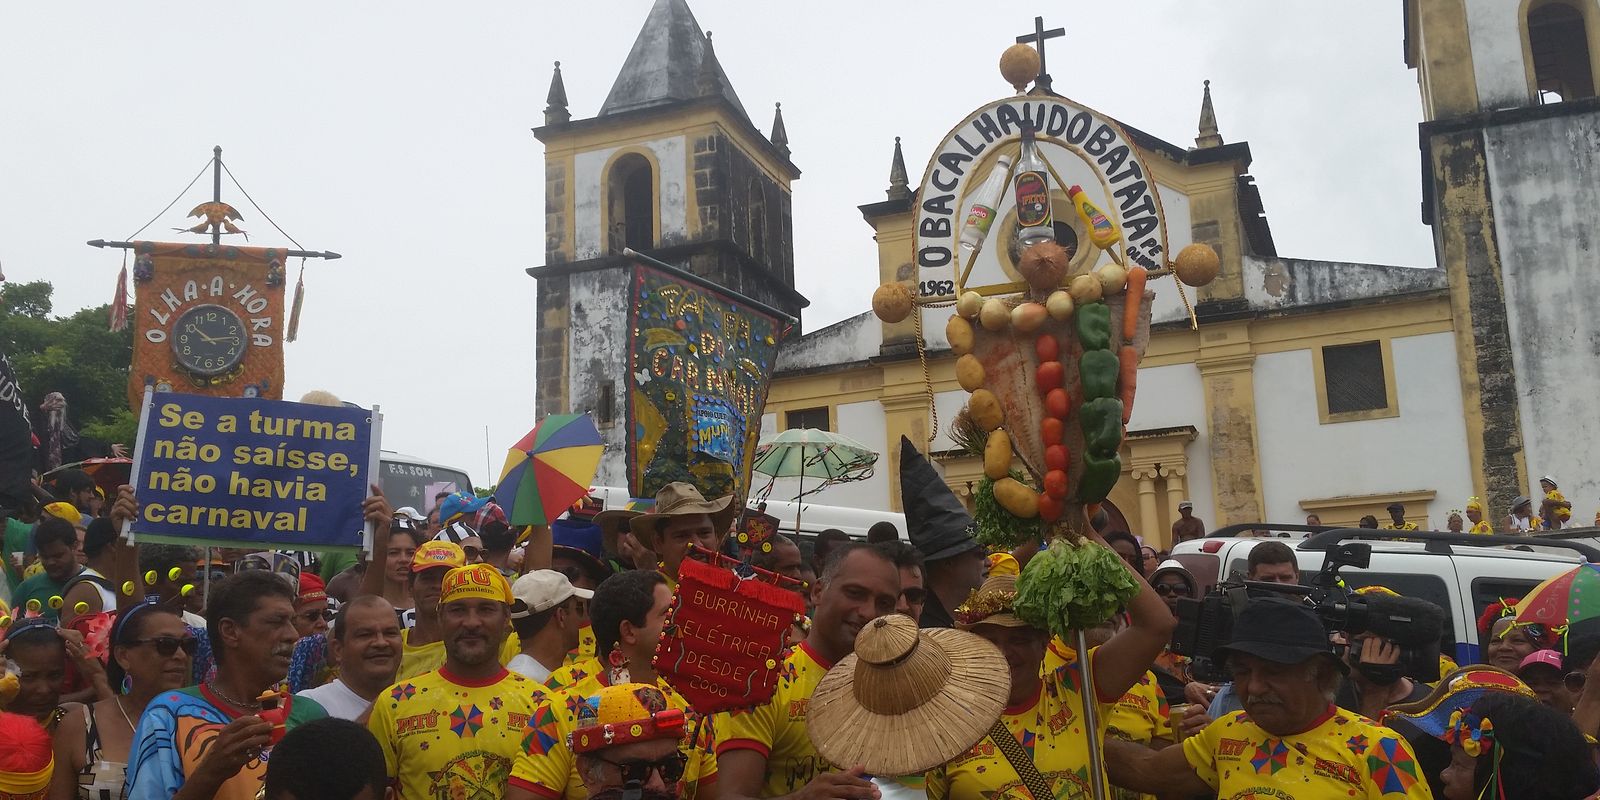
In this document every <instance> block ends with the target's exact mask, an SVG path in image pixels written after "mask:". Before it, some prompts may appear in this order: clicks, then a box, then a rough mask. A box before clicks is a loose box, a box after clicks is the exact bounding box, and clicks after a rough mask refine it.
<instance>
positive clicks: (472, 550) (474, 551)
mask: <svg viewBox="0 0 1600 800" xmlns="http://www.w3.org/2000/svg"><path fill="white" fill-rule="evenodd" d="M461 552H463V553H466V554H467V560H468V561H471V560H472V559H474V558H483V548H481V547H466V546H463V547H462V548H461Z"/></svg>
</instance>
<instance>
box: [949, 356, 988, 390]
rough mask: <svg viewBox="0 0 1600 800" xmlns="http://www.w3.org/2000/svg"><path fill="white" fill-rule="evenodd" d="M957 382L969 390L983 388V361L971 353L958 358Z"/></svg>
mask: <svg viewBox="0 0 1600 800" xmlns="http://www.w3.org/2000/svg"><path fill="white" fill-rule="evenodd" d="M956 383H959V384H961V388H963V389H966V390H967V391H969V392H975V391H977V390H979V389H981V388H983V362H982V361H979V360H978V357H977V356H975V355H973V354H971V353H968V354H966V355H964V356H962V357H960V358H958V359H956Z"/></svg>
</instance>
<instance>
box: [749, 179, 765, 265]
mask: <svg viewBox="0 0 1600 800" xmlns="http://www.w3.org/2000/svg"><path fill="white" fill-rule="evenodd" d="M749 230H750V257H751V258H754V259H755V260H756V261H759V262H761V264H762V265H763V266H765V265H766V263H767V193H766V191H765V190H764V189H762V187H761V182H760V180H755V179H753V180H751V181H750V228H749Z"/></svg>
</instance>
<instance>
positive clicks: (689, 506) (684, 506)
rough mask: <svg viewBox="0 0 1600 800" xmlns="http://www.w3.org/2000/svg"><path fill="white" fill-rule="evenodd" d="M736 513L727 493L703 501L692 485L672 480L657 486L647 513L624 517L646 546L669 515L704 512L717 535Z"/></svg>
mask: <svg viewBox="0 0 1600 800" xmlns="http://www.w3.org/2000/svg"><path fill="white" fill-rule="evenodd" d="M737 512H738V509H737V508H734V507H733V495H731V494H730V495H728V496H726V497H719V498H717V499H715V500H707V499H705V497H704V496H703V495H701V494H700V490H699V489H696V488H695V487H694V486H693V485H691V484H687V483H681V482H674V483H669V484H667V485H666V486H663V487H661V491H659V492H657V493H656V504H655V507H654V508H652V509H651V510H650V512H649V513H647V514H640V515H639V516H637V517H634V518H633V519H630V520H628V527H629V528H630V529H632V530H633V535H634V536H637V537H639V541H640V542H641V543H643V544H644V545H645V546H646V547H649V546H650V545H651V543H652V542H653V541H654V538H653V537H654V535H655V532H656V530H657V526H658V525H660V524H661V523H663V522H666V521H667V520H668V519H671V518H673V517H688V516H694V515H697V514H705V515H706V516H709V517H711V524H712V525H714V526H716V529H717V536H722V535H723V534H725V533H727V532H728V528H729V527H730V526H731V525H733V515H734V514H735V513H737Z"/></svg>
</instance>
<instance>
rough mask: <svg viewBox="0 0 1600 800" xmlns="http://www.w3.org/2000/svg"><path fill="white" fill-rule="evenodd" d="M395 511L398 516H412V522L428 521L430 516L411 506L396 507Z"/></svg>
mask: <svg viewBox="0 0 1600 800" xmlns="http://www.w3.org/2000/svg"><path fill="white" fill-rule="evenodd" d="M394 513H395V516H398V517H410V518H411V521H412V522H427V521H428V518H427V517H426V516H424V515H422V514H419V513H417V510H416V509H414V508H412V507H411V506H401V507H399V508H397V509H395V510H394Z"/></svg>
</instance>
